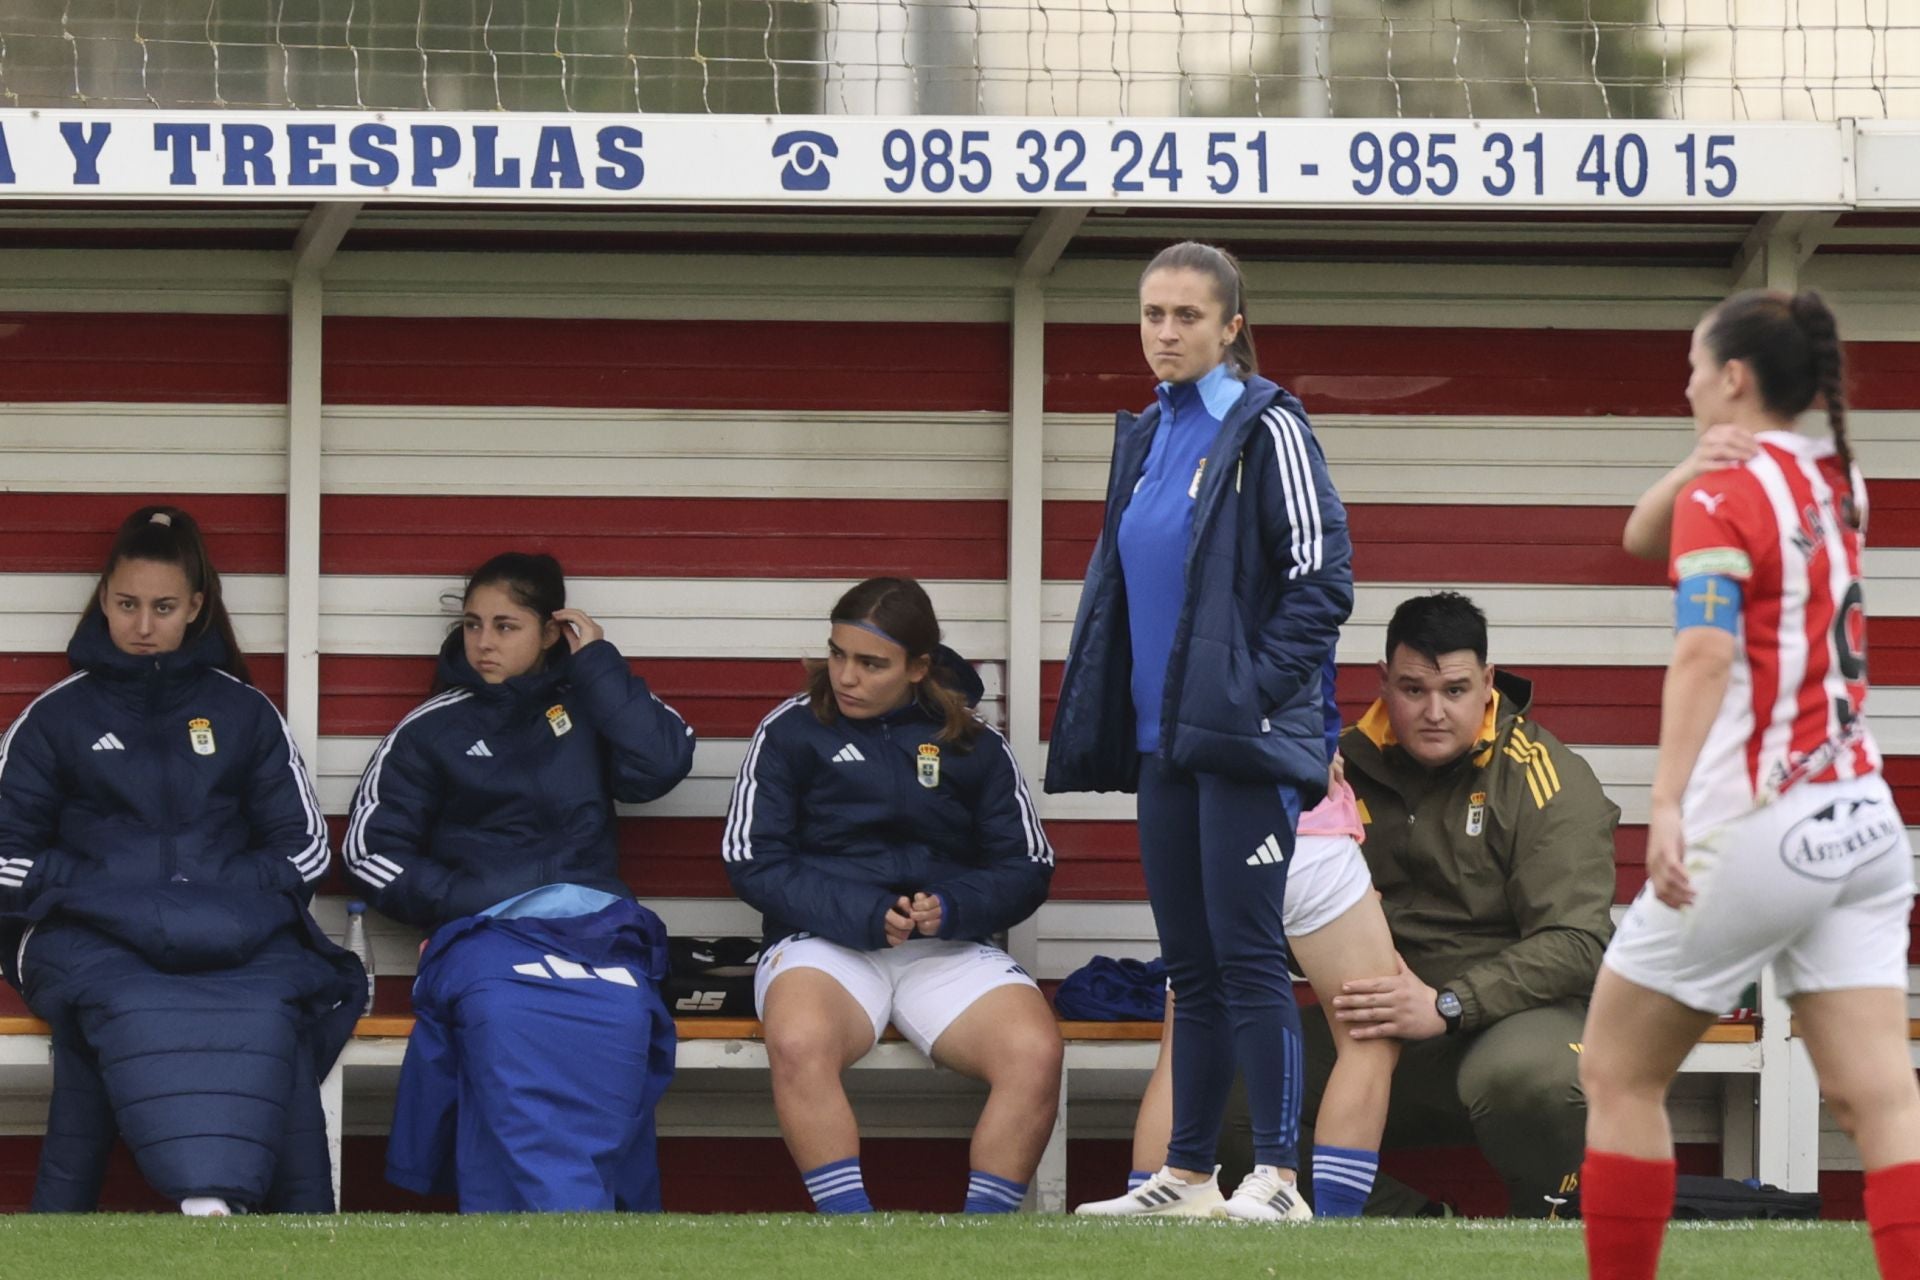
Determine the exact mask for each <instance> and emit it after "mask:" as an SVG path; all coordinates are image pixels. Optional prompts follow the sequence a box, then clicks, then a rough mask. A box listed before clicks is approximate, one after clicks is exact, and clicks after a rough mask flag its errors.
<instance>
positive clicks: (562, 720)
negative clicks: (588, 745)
mask: <svg viewBox="0 0 1920 1280" xmlns="http://www.w3.org/2000/svg"><path fill="white" fill-rule="evenodd" d="M547 728H549V729H551V730H553V736H554V737H556V738H558V737H562V736H564V735H565V734H567V733H568V732H570V731H571V730H572V729H573V721H572V720H570V719H568V718H567V709H566V708H565V707H563V706H561V705H560V704H559V703H557V702H556V703H554V704H553V705H552V706H550V707H548V708H547Z"/></svg>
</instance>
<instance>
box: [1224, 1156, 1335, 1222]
mask: <svg viewBox="0 0 1920 1280" xmlns="http://www.w3.org/2000/svg"><path fill="white" fill-rule="evenodd" d="M1214 1216H1215V1217H1216V1218H1239V1219H1240V1220H1242V1221H1243V1222H1311V1221H1313V1210H1312V1209H1309V1208H1308V1207H1307V1202H1306V1201H1305V1200H1304V1199H1302V1198H1301V1196H1300V1188H1299V1186H1298V1185H1297V1184H1295V1183H1294V1182H1292V1181H1290V1180H1289V1179H1286V1178H1282V1177H1281V1176H1280V1171H1279V1170H1278V1169H1275V1168H1274V1167H1273V1166H1272V1165H1270V1164H1257V1165H1255V1166H1253V1172H1252V1173H1250V1174H1248V1175H1247V1176H1246V1177H1245V1178H1243V1179H1241V1180H1240V1185H1239V1187H1237V1188H1236V1189H1235V1190H1234V1193H1233V1196H1232V1198H1230V1199H1228V1200H1226V1201H1225V1202H1223V1203H1222V1204H1221V1206H1220V1207H1219V1209H1217V1210H1216V1211H1215V1212H1214Z"/></svg>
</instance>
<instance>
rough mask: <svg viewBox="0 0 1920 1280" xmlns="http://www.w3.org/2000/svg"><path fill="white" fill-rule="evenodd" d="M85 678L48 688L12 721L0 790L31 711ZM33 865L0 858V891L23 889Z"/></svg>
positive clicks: (3, 742) (1, 757)
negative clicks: (21, 730)
mask: <svg viewBox="0 0 1920 1280" xmlns="http://www.w3.org/2000/svg"><path fill="white" fill-rule="evenodd" d="M86 678H87V673H86V672H84V671H76V672H74V673H73V674H72V675H70V676H68V677H67V678H66V679H64V680H62V681H59V682H58V683H57V684H54V685H53V686H51V687H50V688H48V689H47V691H46V692H45V693H42V694H41V695H40V696H39V697H37V698H35V699H34V700H33V701H32V702H29V703H28V704H27V707H26V710H24V711H22V712H21V713H20V715H19V717H18V718H17V719H15V720H14V722H13V725H12V727H10V728H9V729H8V730H7V732H6V736H5V737H0V788H4V786H5V782H6V775H7V753H8V752H10V751H12V750H13V739H14V735H16V734H18V733H19V732H20V726H21V725H23V724H25V723H26V722H27V717H28V716H30V715H32V714H33V709H34V708H35V707H37V706H39V705H40V704H41V703H42V702H45V701H46V700H47V699H48V698H50V697H52V696H53V695H54V694H56V693H58V692H59V691H60V690H62V689H64V688H66V687H67V686H68V685H70V684H72V683H73V682H74V681H76V680H84V679H86ZM33 863H34V859H32V858H0V889H19V888H22V887H24V886H25V884H26V882H27V873H28V872H29V871H32V870H33Z"/></svg>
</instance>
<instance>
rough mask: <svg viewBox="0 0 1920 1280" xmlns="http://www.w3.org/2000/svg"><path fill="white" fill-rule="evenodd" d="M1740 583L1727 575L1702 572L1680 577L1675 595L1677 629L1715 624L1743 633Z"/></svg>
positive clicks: (1674, 605)
mask: <svg viewBox="0 0 1920 1280" xmlns="http://www.w3.org/2000/svg"><path fill="white" fill-rule="evenodd" d="M1740 598H1741V591H1740V584H1739V583H1738V582H1736V581H1734V580H1733V579H1732V578H1729V577H1727V576H1726V575H1725V574H1720V573H1702V574H1697V575H1695V576H1692V577H1683V578H1681V579H1680V585H1679V586H1678V587H1676V588H1675V589H1674V595H1673V629H1674V630H1675V631H1688V630H1691V629H1692V628H1694V627H1714V628H1716V629H1718V630H1721V631H1724V632H1726V633H1727V634H1728V635H1730V636H1738V635H1739V634H1740Z"/></svg>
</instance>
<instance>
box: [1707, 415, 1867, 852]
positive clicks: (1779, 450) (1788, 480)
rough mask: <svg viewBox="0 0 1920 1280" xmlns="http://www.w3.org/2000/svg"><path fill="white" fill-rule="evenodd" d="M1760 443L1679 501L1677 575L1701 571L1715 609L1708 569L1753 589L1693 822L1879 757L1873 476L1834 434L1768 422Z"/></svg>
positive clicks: (1725, 816)
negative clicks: (1844, 453) (1871, 716)
mask: <svg viewBox="0 0 1920 1280" xmlns="http://www.w3.org/2000/svg"><path fill="white" fill-rule="evenodd" d="M1759 443H1760V446H1761V448H1760V452H1759V453H1758V454H1756V455H1755V456H1754V457H1753V458H1752V459H1750V460H1749V461H1747V462H1746V463H1744V464H1742V465H1741V466H1738V467H1731V468H1728V469H1727V470H1724V471H1717V472H1714V473H1713V474H1712V475H1707V476H1702V477H1700V478H1699V479H1697V480H1695V481H1694V482H1693V483H1691V484H1689V485H1688V486H1687V487H1686V488H1684V489H1682V490H1681V492H1680V496H1679V499H1678V500H1677V501H1676V503H1675V504H1674V513H1673V539H1672V552H1671V554H1672V559H1671V561H1670V563H1669V576H1670V578H1671V580H1672V582H1673V583H1674V585H1675V587H1676V588H1681V587H1682V584H1683V583H1686V582H1688V581H1689V580H1693V585H1690V586H1687V587H1685V588H1684V589H1685V590H1687V591H1691V592H1694V593H1696V595H1697V596H1700V597H1701V598H1697V599H1694V600H1693V601H1692V603H1694V604H1696V605H1704V607H1705V610H1706V613H1705V616H1707V617H1708V618H1709V619H1711V611H1712V609H1713V607H1714V603H1715V602H1714V601H1712V600H1709V599H1706V598H1704V596H1705V594H1711V593H1713V592H1714V590H1715V587H1714V584H1713V583H1712V582H1711V581H1709V582H1707V583H1704V584H1701V583H1699V581H1698V580H1699V579H1700V578H1702V577H1709V576H1720V577H1724V578H1731V579H1734V580H1735V581H1737V582H1739V583H1740V584H1741V591H1742V593H1743V596H1742V601H1741V606H1740V615H1741V616H1740V619H1739V623H1740V630H1739V648H1738V649H1737V651H1736V653H1735V655H1734V663H1733V673H1732V678H1731V680H1730V681H1729V683H1728V685H1727V694H1726V698H1725V700H1724V701H1723V702H1722V703H1721V705H1720V711H1719V714H1718V715H1717V716H1716V717H1715V718H1714V723H1713V728H1712V730H1711V731H1710V732H1709V734H1708V736H1707V741H1706V745H1705V746H1704V747H1703V748H1702V749H1701V752H1700V758H1699V760H1698V761H1697V762H1696V763H1695V764H1694V767H1693V776H1692V777H1691V778H1690V779H1689V780H1688V783H1687V793H1686V797H1685V800H1684V802H1683V809H1684V812H1685V815H1686V819H1685V820H1686V828H1687V831H1688V833H1689V834H1690V835H1692V834H1697V833H1699V832H1702V831H1705V830H1706V829H1708V828H1710V827H1713V826H1717V825H1719V824H1720V823H1722V822H1725V821H1727V820H1729V819H1731V818H1735V817H1738V816H1739V815H1741V814H1743V813H1746V812H1748V811H1749V810H1751V809H1755V808H1758V807H1760V806H1762V805H1765V804H1768V803H1770V802H1771V801H1772V800H1774V799H1775V798H1776V797H1778V796H1779V795H1781V794H1782V793H1783V792H1785V791H1786V790H1787V789H1788V788H1790V787H1793V786H1795V785H1796V784H1798V783H1801V782H1807V781H1814V782H1831V781H1834V780H1837V779H1841V778H1857V777H1861V776H1865V775H1869V774H1873V773H1877V772H1878V771H1879V769H1880V751H1879V748H1878V747H1876V746H1875V745H1874V741H1873V735H1872V734H1871V733H1870V732H1869V731H1868V729H1867V721H1866V702H1867V669H1866V653H1867V647H1866V646H1867V635H1866V611H1865V608H1864V605H1863V603H1862V595H1861V589H1860V557H1861V548H1862V546H1863V545H1864V530H1865V523H1866V485H1865V482H1864V481H1863V480H1862V479H1861V477H1860V472H1859V471H1858V469H1853V470H1852V471H1851V473H1849V472H1848V471H1846V470H1843V468H1842V467H1841V465H1840V461H1839V459H1838V458H1837V457H1836V456H1835V453H1834V448H1833V444H1832V442H1831V441H1828V440H1810V439H1808V438H1806V437H1804V436H1801V435H1797V434H1795V433H1793V432H1790V431H1769V432H1765V433H1763V434H1762V435H1760V437H1759ZM1849 505H1851V507H1852V508H1853V509H1854V510H1855V511H1857V512H1858V513H1859V523H1860V525H1861V528H1860V529H1855V528H1854V527H1853V525H1852V524H1851V523H1850V522H1849V521H1848V519H1847V510H1848V507H1849ZM1703 593H1704V594H1703ZM1729 603H1730V602H1729ZM1696 616H1699V615H1698V614H1696Z"/></svg>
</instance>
